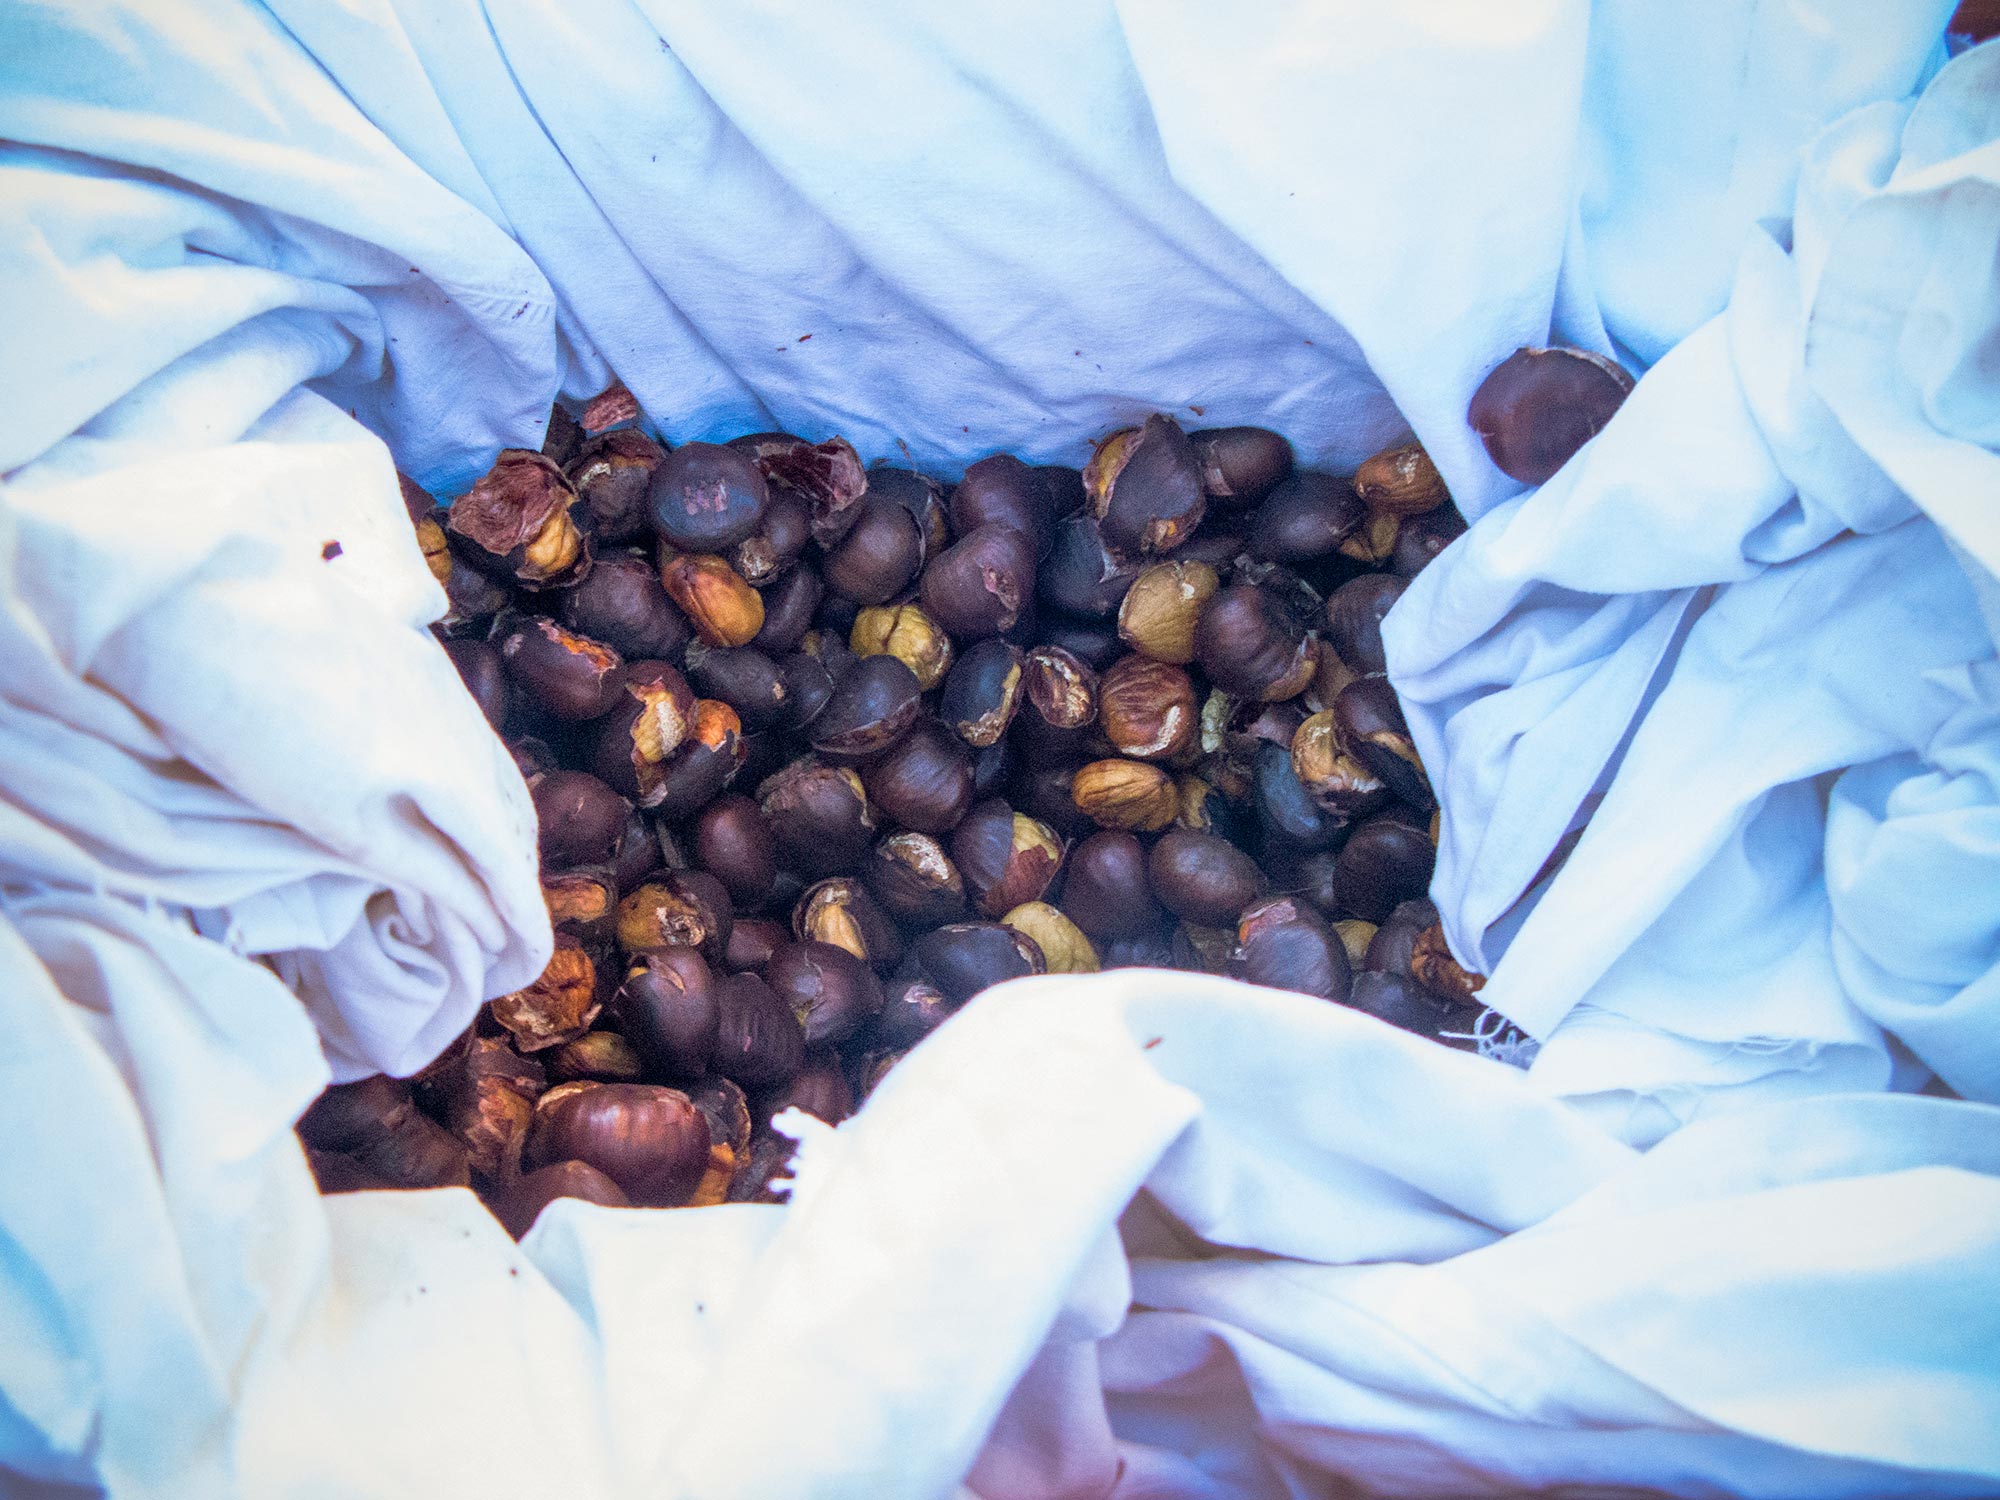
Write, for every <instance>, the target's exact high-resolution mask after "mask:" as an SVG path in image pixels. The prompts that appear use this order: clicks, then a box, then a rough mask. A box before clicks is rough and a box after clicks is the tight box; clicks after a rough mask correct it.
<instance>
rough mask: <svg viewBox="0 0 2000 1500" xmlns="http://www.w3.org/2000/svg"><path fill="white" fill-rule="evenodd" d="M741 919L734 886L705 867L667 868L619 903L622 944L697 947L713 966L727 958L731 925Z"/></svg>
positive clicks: (630, 947) (637, 948) (630, 948)
mask: <svg viewBox="0 0 2000 1500" xmlns="http://www.w3.org/2000/svg"><path fill="white" fill-rule="evenodd" d="M735 920H736V907H735V903H734V902H732V901H731V900H730V899H729V888H728V887H727V886H725V885H724V884H723V883H722V882H721V881H719V880H717V879H716V878H715V877H714V876H713V875H709V874H705V873H704V872H702V871H700V870H666V871H662V872H661V874H660V876H659V878H658V879H657V880H649V881H647V882H646V883H645V884H644V885H642V886H640V887H639V888H638V889H637V890H635V891H632V892H631V893H630V894H628V895H627V896H626V897H625V899H624V900H623V901H621V902H619V903H618V946H619V947H621V948H623V949H624V950H625V951H626V952H627V953H639V952H642V951H644V950H646V949H648V948H695V949H698V950H700V953H701V956H702V957H703V958H705V959H707V960H708V961H709V963H711V964H719V963H721V962H722V955H723V953H724V951H725V950H726V949H727V947H728V944H729V924H730V923H731V922H733V921H735Z"/></svg>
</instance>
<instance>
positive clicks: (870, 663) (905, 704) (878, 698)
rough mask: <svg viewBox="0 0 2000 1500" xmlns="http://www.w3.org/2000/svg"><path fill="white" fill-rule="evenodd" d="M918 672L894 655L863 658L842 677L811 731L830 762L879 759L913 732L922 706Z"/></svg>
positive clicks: (815, 747) (810, 733)
mask: <svg viewBox="0 0 2000 1500" xmlns="http://www.w3.org/2000/svg"><path fill="white" fill-rule="evenodd" d="M922 694H923V690H922V689H921V688H920V687H919V686H918V684H917V676H916V673H914V672H912V671H911V670H910V669H909V668H908V667H907V666H905V665H904V664H903V663H902V662H901V661H899V660H897V659H896V658H895V657H893V656H864V657H862V658H861V659H860V660H859V661H857V662H856V663H855V664H854V665H853V666H852V667H850V668H848V670H847V671H846V672H844V673H842V674H841V676H840V680H839V681H837V682H836V683H834V685H833V694H832V696H831V697H829V698H828V699H827V701H826V707H825V708H823V709H821V710H820V712H819V713H818V714H817V715H816V716H815V717H814V719H813V721H812V726H811V728H810V730H809V731H808V733H809V735H810V738H811V740H812V746H813V749H815V750H817V751H819V752H820V754H822V755H824V756H826V757H828V758H829V759H832V760H838V761H856V760H864V759H866V758H868V757H869V756H872V755H879V754H881V753H882V752H883V751H884V750H887V749H888V748H889V747H890V746H891V745H893V744H895V743H896V741H898V740H899V739H901V738H902V737H903V736H904V735H905V734H907V733H908V732H909V729H910V726H911V725H912V724H914V723H916V721H917V711H918V710H919V708H921V707H922Z"/></svg>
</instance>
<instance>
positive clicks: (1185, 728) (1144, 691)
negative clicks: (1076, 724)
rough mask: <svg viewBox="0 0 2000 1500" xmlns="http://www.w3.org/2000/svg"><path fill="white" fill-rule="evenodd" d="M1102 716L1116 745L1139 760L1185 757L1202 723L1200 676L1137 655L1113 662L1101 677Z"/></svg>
mask: <svg viewBox="0 0 2000 1500" xmlns="http://www.w3.org/2000/svg"><path fill="white" fill-rule="evenodd" d="M1097 715H1098V724H1099V727H1100V728H1101V729H1102V730H1103V731H1104V737H1105V738H1106V739H1108V740H1109V741H1111V746H1112V748H1113V749H1114V750H1116V751H1118V753H1119V754H1121V755H1129V756H1132V757H1133V758H1134V759H1136V760H1172V759H1175V758H1177V757H1179V756H1180V755H1181V754H1183V753H1184V752H1185V751H1187V750H1188V749H1190V748H1191V747H1192V746H1193V745H1194V743H1195V739H1196V731H1197V730H1198V729H1199V727H1200V705H1199V704H1198V703H1197V702H1196V700H1195V690H1194V680H1193V679H1192V678H1191V677H1189V676H1188V674H1187V673H1186V672H1184V671H1182V670H1181V669H1180V668H1179V667H1177V666H1173V665H1171V664H1170V663H1167V662H1162V661H1153V660H1151V659H1149V658H1147V657H1144V656H1136V655H1135V656H1126V657H1122V658H1120V659H1119V660H1118V661H1116V662H1114V663H1112V665H1111V667H1110V669H1109V670H1108V671H1106V672H1105V674H1104V675H1103V677H1102V678H1100V679H1099V681H1098V685H1097Z"/></svg>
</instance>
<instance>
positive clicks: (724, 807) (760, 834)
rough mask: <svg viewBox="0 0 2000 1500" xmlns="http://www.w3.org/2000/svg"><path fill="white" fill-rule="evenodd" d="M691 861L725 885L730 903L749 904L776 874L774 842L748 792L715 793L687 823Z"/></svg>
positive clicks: (759, 897)
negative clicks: (690, 833) (717, 794)
mask: <svg viewBox="0 0 2000 1500" xmlns="http://www.w3.org/2000/svg"><path fill="white" fill-rule="evenodd" d="M692 831H693V842H694V857H695V861H696V863H697V864H699V865H700V866H701V868H702V869H704V870H706V871H707V872H708V873H709V874H711V875H713V876H715V878H716V879H718V880H720V881H721V882H722V884H723V885H724V886H725V887H726V888H727V889H728V891H729V896H730V900H731V901H733V902H734V903H735V904H736V906H738V907H740V908H743V909H746V910H755V909H756V908H757V907H758V906H761V905H762V904H763V902H764V900H765V898H766V897H768V896H769V895H770V894H771V886H772V883H773V882H774V881H775V880H776V879H777V876H778V844H777V840H776V839H774V838H773V837H772V836H771V825H770V823H769V822H768V821H766V819H765V817H764V814H763V811H762V810H761V809H760V808H759V807H758V806H757V804H756V803H754V802H752V801H751V800H750V799H749V798H748V797H743V796H737V795H730V796H727V797H718V798H716V799H715V801H713V802H711V803H709V804H708V806H707V807H705V808H703V809H702V810H701V813H700V815H699V816H697V817H696V818H695V820H694V825H693V830H692Z"/></svg>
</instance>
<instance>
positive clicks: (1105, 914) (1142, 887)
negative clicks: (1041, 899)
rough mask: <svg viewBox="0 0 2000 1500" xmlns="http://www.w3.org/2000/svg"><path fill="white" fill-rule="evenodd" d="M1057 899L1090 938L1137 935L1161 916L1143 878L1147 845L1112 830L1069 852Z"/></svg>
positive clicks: (1150, 928) (1156, 923)
mask: <svg viewBox="0 0 2000 1500" xmlns="http://www.w3.org/2000/svg"><path fill="white" fill-rule="evenodd" d="M1058 904H1059V905H1060V906H1061V907H1062V909H1063V911H1064V913H1065V914H1067V915H1068V917H1069V919H1070V920H1071V921H1072V922H1074V923H1076V925H1077V926H1079V927H1081V928H1082V929H1083V930H1084V931H1085V932H1087V933H1089V934H1090V936H1091V937H1093V938H1117V937H1139V936H1142V935H1143V934H1145V933H1149V932H1155V931H1158V930H1159V928H1160V927H1161V926H1162V925H1163V923H1164V920H1165V919H1164V917H1163V916H1162V914H1161V912H1160V908H1159V906H1158V905H1157V904H1156V903H1155V902H1154V900H1153V891H1152V887H1151V886H1150V885H1149V884H1148V882H1147V878H1146V846H1145V845H1144V844H1142V843H1140V842H1139V840H1138V839H1137V838H1135V837H1133V836H1132V835H1131V834H1129V833H1125V832H1122V831H1119V830H1115V829H1106V830H1104V831H1103V832H1101V833H1093V834H1092V835H1091V836H1090V837H1089V838H1087V839H1084V840H1083V841H1082V842H1081V843H1079V844H1078V845H1077V846H1076V848H1075V849H1073V850H1071V851H1070V856H1069V863H1068V865H1067V867H1066V869H1065V871H1064V874H1063V887H1062V900H1061V902H1060V903H1058Z"/></svg>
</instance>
